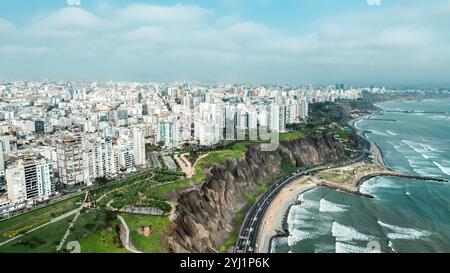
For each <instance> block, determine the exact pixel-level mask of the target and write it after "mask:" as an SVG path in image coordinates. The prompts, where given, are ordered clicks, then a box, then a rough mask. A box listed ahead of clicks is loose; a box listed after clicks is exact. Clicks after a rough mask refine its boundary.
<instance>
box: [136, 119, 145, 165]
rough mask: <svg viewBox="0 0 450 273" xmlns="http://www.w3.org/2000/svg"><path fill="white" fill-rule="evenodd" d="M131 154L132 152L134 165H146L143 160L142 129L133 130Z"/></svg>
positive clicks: (143, 137)
mask: <svg viewBox="0 0 450 273" xmlns="http://www.w3.org/2000/svg"><path fill="white" fill-rule="evenodd" d="M132 133H133V152H134V163H135V164H136V165H138V166H144V165H146V163H147V161H146V158H145V133H144V130H143V129H142V128H139V127H134V128H133V131H132Z"/></svg>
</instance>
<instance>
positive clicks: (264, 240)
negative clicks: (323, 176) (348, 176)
mask: <svg viewBox="0 0 450 273" xmlns="http://www.w3.org/2000/svg"><path fill="white" fill-rule="evenodd" d="M315 187H316V185H315V183H313V182H312V181H311V179H310V177H302V178H300V179H298V180H296V181H294V182H292V183H291V184H290V185H289V186H287V187H286V188H284V189H283V190H282V191H281V192H280V193H279V194H278V195H277V197H276V198H275V199H274V200H273V202H272V204H271V205H270V207H269V208H268V209H267V212H266V214H265V215H264V219H263V221H262V224H261V228H260V231H259V232H258V239H257V249H256V253H267V252H269V247H270V240H271V238H272V237H274V236H275V235H277V232H276V231H277V230H280V231H281V230H282V224H283V219H284V216H285V214H286V213H287V212H288V209H289V207H290V206H291V205H292V204H294V203H295V202H296V201H297V199H298V196H299V195H300V194H301V193H303V192H305V191H307V190H310V189H312V188H315Z"/></svg>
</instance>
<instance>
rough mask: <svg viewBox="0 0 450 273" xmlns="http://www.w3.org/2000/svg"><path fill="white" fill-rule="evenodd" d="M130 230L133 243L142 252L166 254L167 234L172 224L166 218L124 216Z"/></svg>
mask: <svg viewBox="0 0 450 273" xmlns="http://www.w3.org/2000/svg"><path fill="white" fill-rule="evenodd" d="M122 216H123V218H124V220H125V222H126V223H127V226H128V228H129V229H130V236H131V242H132V243H133V245H134V246H135V247H136V248H137V249H139V250H140V251H142V252H147V253H165V252H167V244H166V240H165V238H164V237H165V234H166V232H167V231H168V230H169V228H170V225H171V222H170V220H169V219H168V218H167V217H165V216H143V215H135V214H122Z"/></svg>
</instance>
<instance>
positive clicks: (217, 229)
mask: <svg viewBox="0 0 450 273" xmlns="http://www.w3.org/2000/svg"><path fill="white" fill-rule="evenodd" d="M281 153H285V154H286V155H288V158H289V159H290V161H291V163H292V164H293V165H295V166H297V167H301V166H311V165H316V164H318V163H320V162H323V161H325V160H330V159H339V158H342V157H344V147H343V145H342V144H341V143H339V142H338V141H337V140H336V139H335V138H334V137H333V136H330V135H323V136H318V137H307V138H301V139H297V140H294V141H289V142H285V143H282V144H281V145H280V149H279V150H278V151H274V152H263V151H260V150H259V145H254V146H251V147H249V148H248V149H247V151H246V154H245V156H244V157H243V158H240V159H238V160H236V159H229V160H228V161H227V163H226V164H225V166H223V165H213V166H212V167H210V168H209V170H206V171H207V176H206V177H207V178H206V180H205V182H204V183H203V185H202V186H201V188H200V189H198V190H191V191H187V192H185V193H183V194H181V195H180V197H179V199H178V202H177V206H176V215H177V217H176V220H175V222H174V224H175V225H174V229H173V230H172V231H171V232H170V233H169V234H168V235H167V241H168V245H169V249H170V251H172V252H215V251H216V250H217V248H219V247H220V246H221V245H222V244H223V243H224V241H225V240H226V238H228V236H229V235H230V233H231V231H232V225H231V223H232V220H233V218H234V217H235V215H236V213H237V212H239V211H240V210H242V209H243V208H244V207H245V206H246V203H247V199H246V198H245V195H246V193H251V194H254V193H255V192H256V191H257V190H256V182H259V183H270V182H271V180H272V177H273V174H277V173H280V172H281V169H282V168H281V165H282V160H283V159H282V156H281Z"/></svg>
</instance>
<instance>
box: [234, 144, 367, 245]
mask: <svg viewBox="0 0 450 273" xmlns="http://www.w3.org/2000/svg"><path fill="white" fill-rule="evenodd" d="M367 156H368V153H365V152H363V153H362V154H360V155H359V156H358V157H356V158H354V159H352V160H350V161H345V162H341V163H332V164H323V165H317V166H315V167H312V168H301V169H298V170H297V171H295V172H294V173H292V174H291V175H290V176H289V177H287V178H284V179H281V180H279V181H277V182H275V183H274V184H273V185H272V186H271V187H270V188H269V189H268V190H267V191H266V192H265V193H264V194H263V195H262V196H261V197H260V198H258V200H257V201H256V202H255V204H254V205H253V206H252V208H251V209H250V211H249V212H248V213H247V216H246V218H245V220H244V224H243V225H242V227H241V230H240V232H239V237H238V240H237V243H236V246H235V252H236V253H252V252H254V251H255V249H256V247H257V245H256V240H257V238H258V232H259V230H260V225H261V221H262V219H263V216H264V214H265V213H266V211H267V209H268V208H269V206H270V203H271V202H272V200H274V199H275V197H276V196H277V194H278V193H279V192H280V191H281V190H282V189H283V188H285V187H286V186H287V185H289V184H290V183H291V182H293V181H295V180H297V179H299V178H301V177H302V176H305V175H308V174H310V173H312V172H316V171H322V170H326V169H331V168H338V167H343V166H347V165H351V164H354V163H356V162H359V161H362V160H366V159H367Z"/></svg>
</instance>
